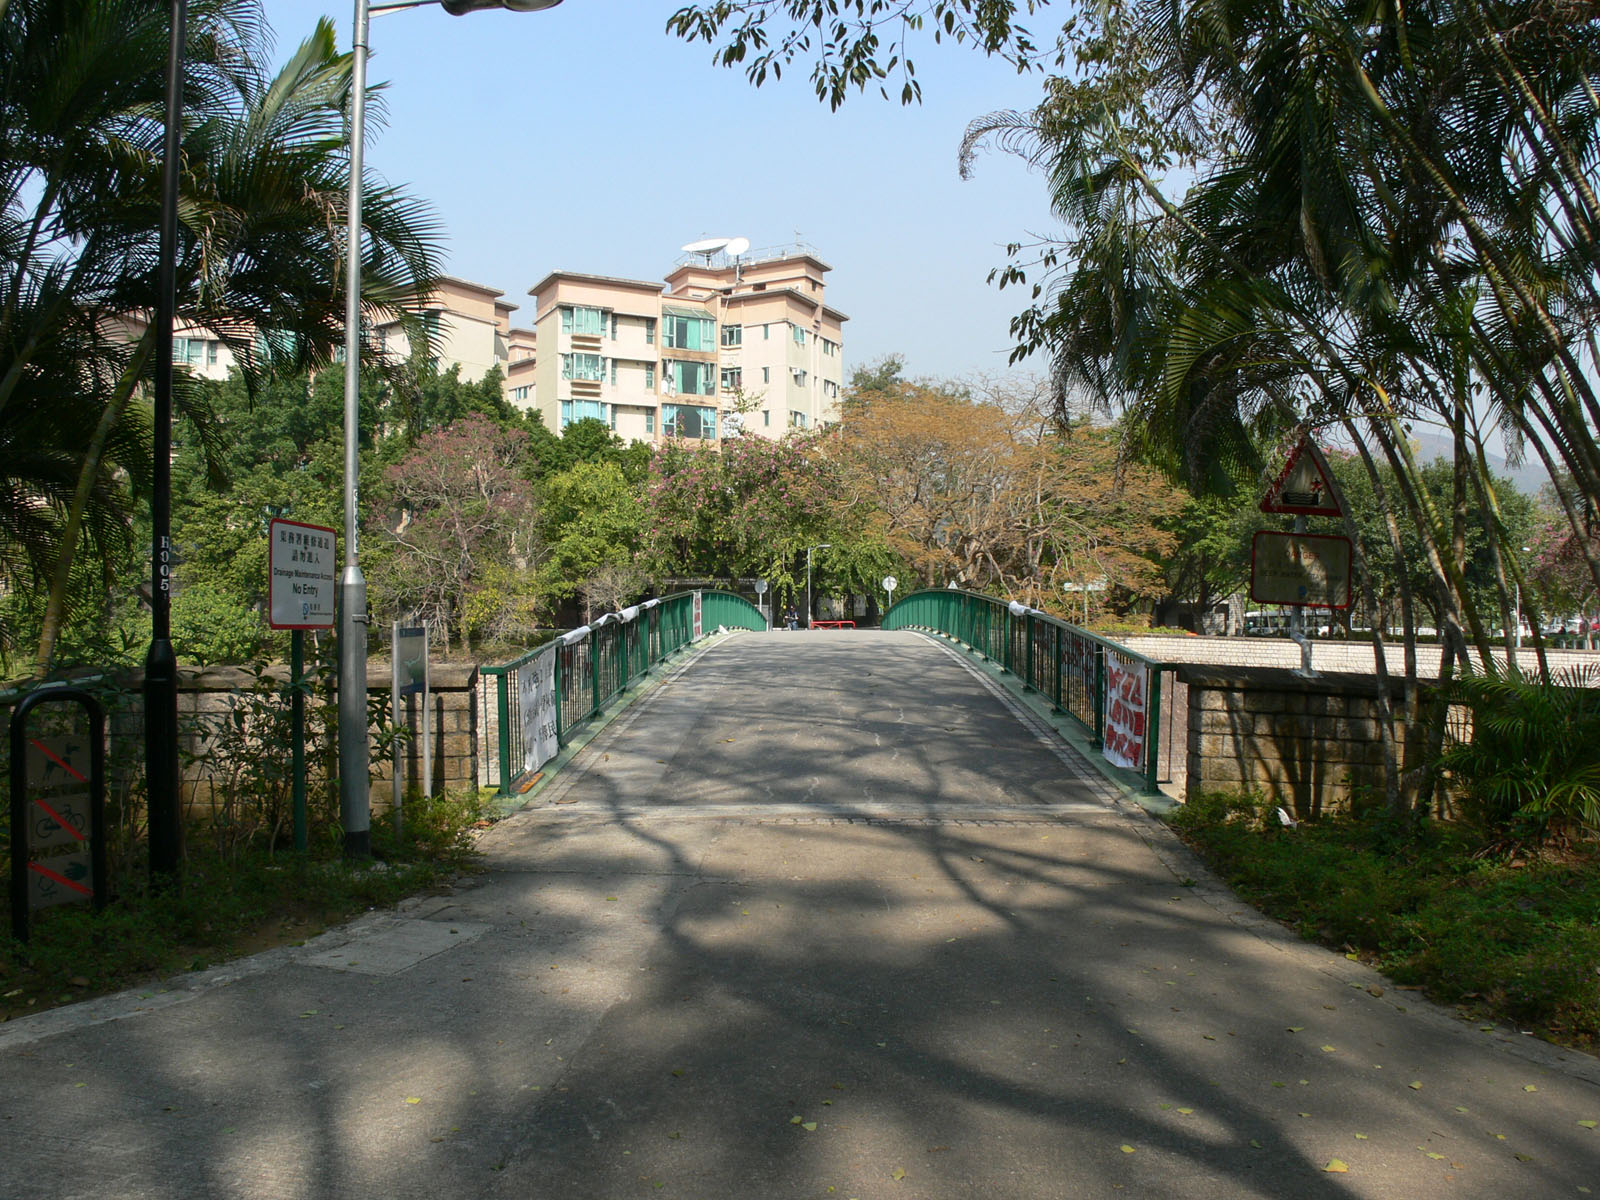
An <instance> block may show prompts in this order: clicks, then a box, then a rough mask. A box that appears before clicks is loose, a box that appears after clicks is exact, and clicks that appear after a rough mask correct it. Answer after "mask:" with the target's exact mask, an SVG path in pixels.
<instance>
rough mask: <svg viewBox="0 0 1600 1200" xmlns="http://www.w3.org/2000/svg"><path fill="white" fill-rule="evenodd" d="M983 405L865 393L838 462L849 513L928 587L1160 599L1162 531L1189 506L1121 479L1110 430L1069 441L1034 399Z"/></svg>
mask: <svg viewBox="0 0 1600 1200" xmlns="http://www.w3.org/2000/svg"><path fill="white" fill-rule="evenodd" d="M1005 398H1006V399H1007V400H1008V401H1009V406H1008V404H1002V403H997V402H976V401H973V400H972V399H970V398H968V397H967V396H966V395H963V394H958V393H953V392H952V391H951V390H949V389H945V388H941V387H939V386H937V385H933V386H930V385H923V384H907V385H901V386H899V387H897V388H896V390H895V391H893V392H866V393H860V394H855V395H853V396H852V397H851V399H850V401H849V403H848V404H847V405H846V408H845V414H844V420H843V422H842V426H841V428H842V433H841V435H840V442H841V444H840V450H839V459H840V463H841V467H842V470H843V483H844V489H845V490H844V492H843V496H844V498H845V503H846V504H847V505H848V506H849V507H852V508H854V507H861V508H865V509H870V511H871V512H872V513H873V514H874V521H875V528H876V531H877V532H878V534H879V535H880V536H881V538H882V539H883V541H884V542H885V544H886V545H887V546H889V547H890V548H891V549H892V550H893V551H894V552H895V553H896V554H897V555H899V556H900V557H902V558H903V559H904V560H905V561H906V563H907V564H908V566H909V568H910V570H911V573H912V574H913V575H914V576H915V578H916V579H917V580H919V581H920V583H921V584H922V585H923V586H932V587H941V586H944V584H945V583H947V582H956V583H959V584H961V585H962V586H964V587H970V588H975V589H978V590H984V589H994V590H997V591H1000V592H1002V593H1004V594H1005V595H1007V596H1012V597H1015V598H1018V599H1022V600H1025V601H1027V602H1028V603H1030V604H1034V605H1037V606H1039V607H1045V608H1054V609H1057V610H1061V609H1062V608H1063V601H1062V600H1061V599H1060V597H1061V595H1062V594H1063V593H1062V587H1063V585H1066V584H1073V585H1075V586H1077V587H1081V586H1082V585H1083V584H1085V583H1089V582H1093V581H1095V580H1098V579H1100V578H1102V577H1105V578H1107V579H1109V580H1110V582H1111V584H1112V586H1113V587H1114V588H1116V589H1119V596H1120V599H1119V603H1121V604H1123V605H1126V604H1127V603H1128V602H1129V601H1131V600H1132V599H1134V598H1136V597H1146V596H1150V595H1152V594H1154V593H1155V592H1156V591H1157V590H1158V580H1159V574H1158V571H1157V568H1156V564H1155V556H1156V555H1157V554H1159V553H1161V552H1163V551H1164V550H1166V549H1167V548H1168V547H1169V545H1170V543H1171V537H1170V535H1169V534H1167V533H1166V532H1165V531H1164V530H1163V529H1162V528H1161V527H1160V524H1159V520H1160V519H1161V518H1164V517H1165V516H1167V515H1168V514H1170V512H1172V511H1173V510H1175V508H1176V506H1177V504H1178V502H1179V498H1178V495H1177V493H1176V492H1175V491H1174V490H1173V489H1172V488H1171V487H1170V486H1168V485H1166V484H1165V483H1163V482H1160V481H1158V480H1156V479H1154V478H1153V476H1152V475H1151V473H1150V472H1148V471H1142V470H1141V469H1139V468H1134V469H1133V470H1134V472H1135V478H1133V479H1128V478H1127V476H1126V472H1125V471H1123V472H1119V469H1118V462H1117V457H1118V455H1117V445H1116V439H1115V436H1114V435H1113V433H1112V432H1111V431H1109V430H1107V429H1098V428H1094V427H1091V426H1087V425H1085V426H1080V427H1077V428H1073V429H1071V430H1070V431H1066V432H1063V431H1061V430H1059V429H1058V428H1057V427H1056V426H1055V425H1054V424H1053V422H1051V421H1049V420H1047V419H1046V418H1045V417H1044V414H1042V413H1041V412H1039V411H1038V410H1037V409H1036V408H1034V407H1033V406H1031V405H1030V404H1029V403H1027V398H1026V397H1020V398H1019V397H1016V396H1007V397H1005Z"/></svg>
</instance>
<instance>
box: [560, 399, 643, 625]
mask: <svg viewBox="0 0 1600 1200" xmlns="http://www.w3.org/2000/svg"><path fill="white" fill-rule="evenodd" d="M584 423H585V422H579V424H584ZM593 424H595V425H599V424H600V423H599V422H598V421H595V422H593ZM601 428H604V426H601ZM539 493H540V499H541V501H542V505H541V509H540V513H539V525H540V529H541V531H542V534H543V538H544V542H545V545H546V547H547V554H548V557H547V559H546V560H545V568H546V570H547V583H546V592H547V594H548V595H551V596H554V597H557V598H562V599H565V598H568V597H571V596H574V595H576V594H578V593H579V592H580V591H583V592H586V593H587V585H589V584H590V581H591V580H595V579H597V578H599V577H603V576H614V575H617V573H619V572H620V573H622V574H624V575H626V574H627V573H628V572H629V570H630V569H631V568H632V566H633V563H634V556H635V554H636V552H637V548H638V545H639V541H640V532H641V530H642V528H643V526H644V507H643V505H642V504H641V503H640V499H639V494H638V492H637V490H636V489H635V488H634V487H633V485H632V484H630V483H629V482H628V478H627V476H626V475H625V474H624V472H623V468H622V466H621V464H620V463H618V462H617V461H616V460H615V459H608V458H605V457H598V458H591V459H588V460H585V461H580V462H578V463H576V464H575V465H573V466H572V467H570V468H568V469H567V470H565V471H562V472H561V473H560V474H557V475H551V476H546V477H545V479H544V482H543V483H542V484H541V485H540V488H539ZM621 582H623V584H624V586H623V590H635V591H636V590H638V589H641V588H642V587H643V584H644V582H645V580H644V576H643V573H642V572H640V573H638V575H637V578H636V581H635V587H634V588H633V589H629V588H627V587H626V581H625V580H623V581H621ZM606 598H607V599H611V600H614V599H616V597H611V596H608V597H606ZM634 598H636V597H628V600H630V601H631V600H632V599H634ZM589 607H590V608H594V607H596V606H595V605H594V604H593V603H592V602H591V603H590V604H589ZM605 607H608V606H607V605H605V604H602V605H600V609H601V610H602V611H603V610H604V608H605Z"/></svg>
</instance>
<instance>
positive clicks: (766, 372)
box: [761, 367, 772, 383]
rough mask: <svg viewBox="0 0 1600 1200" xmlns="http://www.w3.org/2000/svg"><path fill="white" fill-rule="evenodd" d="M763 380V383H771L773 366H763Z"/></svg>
mask: <svg viewBox="0 0 1600 1200" xmlns="http://www.w3.org/2000/svg"><path fill="white" fill-rule="evenodd" d="M761 382H762V383H771V382H772V368H771V367H762V368H761Z"/></svg>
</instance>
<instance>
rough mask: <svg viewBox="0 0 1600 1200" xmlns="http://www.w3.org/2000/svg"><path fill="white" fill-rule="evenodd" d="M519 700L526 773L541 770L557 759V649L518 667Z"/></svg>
mask: <svg viewBox="0 0 1600 1200" xmlns="http://www.w3.org/2000/svg"><path fill="white" fill-rule="evenodd" d="M517 700H518V701H519V704H518V708H519V711H520V714H521V716H522V747H523V754H524V756H525V757H524V761H523V764H522V769H523V770H524V771H537V770H538V769H539V768H540V767H542V766H544V764H545V763H547V762H549V761H550V760H551V759H552V758H554V757H555V756H556V753H557V752H558V751H559V750H560V749H561V744H560V742H559V741H558V740H557V738H556V647H554V646H552V647H550V649H549V650H547V651H545V653H543V654H540V655H537V656H535V657H534V658H533V659H532V660H530V661H529V662H526V663H524V664H523V665H522V666H520V667H518V668H517Z"/></svg>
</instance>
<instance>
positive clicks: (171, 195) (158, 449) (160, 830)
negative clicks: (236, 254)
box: [144, 0, 188, 884]
mask: <svg viewBox="0 0 1600 1200" xmlns="http://www.w3.org/2000/svg"><path fill="white" fill-rule="evenodd" d="M187 21H188V3H187V0H172V45H171V51H170V54H169V57H168V59H167V125H166V139H165V144H164V145H163V147H162V155H161V229H160V233H159V237H158V241H157V254H158V266H157V276H156V311H155V322H156V348H155V355H156V381H155V383H156V387H155V431H154V434H155V436H154V442H155V461H154V463H153V466H154V471H153V472H152V477H151V483H152V493H151V498H150V525H151V534H150V539H151V548H150V627H151V628H150V652H149V653H148V654H147V655H146V656H145V660H144V755H145V787H146V791H147V796H146V808H147V812H148V815H149V822H150V876H151V880H152V881H153V882H158V883H159V882H163V881H165V882H170V883H172V884H176V883H178V882H179V879H180V872H181V865H182V859H183V826H182V822H181V819H180V813H181V810H182V804H181V798H180V796H179V788H180V786H181V781H180V777H179V775H178V658H177V655H176V654H174V653H173V650H172V326H173V324H174V322H175V321H176V319H177V309H178V268H177V259H178V150H179V145H180V142H181V140H182V133H183V130H182V122H183V47H184V41H185V36H186V29H185V27H186V25H187Z"/></svg>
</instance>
